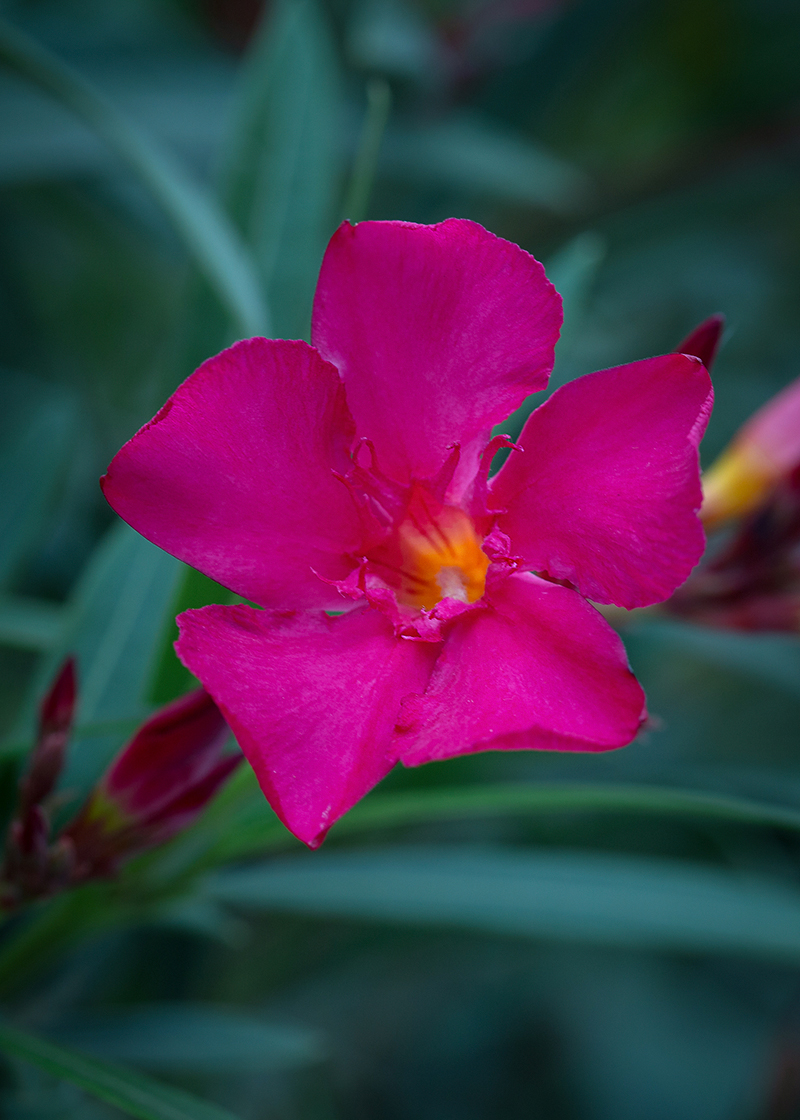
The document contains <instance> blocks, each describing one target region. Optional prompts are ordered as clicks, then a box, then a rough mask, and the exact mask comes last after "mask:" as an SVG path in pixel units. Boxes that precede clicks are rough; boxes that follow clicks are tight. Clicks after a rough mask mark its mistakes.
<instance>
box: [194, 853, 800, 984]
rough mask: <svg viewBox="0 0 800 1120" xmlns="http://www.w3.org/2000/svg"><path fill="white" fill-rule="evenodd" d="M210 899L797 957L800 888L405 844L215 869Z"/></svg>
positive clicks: (677, 870)
mask: <svg viewBox="0 0 800 1120" xmlns="http://www.w3.org/2000/svg"><path fill="white" fill-rule="evenodd" d="M209 891H210V894H211V897H212V898H214V899H216V900H218V901H222V902H227V903H229V904H232V905H236V906H242V907H245V908H252V909H257V910H266V911H284V912H289V913H302V914H310V915H316V916H319V917H341V918H349V919H361V920H363V919H372V920H378V921H385V922H400V923H412V924H423V925H452V926H460V927H464V928H467V929H473V930H479V931H484V932H489V933H499V934H514V935H519V936H525V937H534V938H544V939H556V940H568V941H575V942H588V943H593V944H601V945H619V946H626V947H630V948H642V949H644V948H647V949H659V950H677V951H683V952H686V951H689V952H719V953H725V954H744V955H748V956H755V957H763V958H768V959H770V958H771V959H777V960H782V961H788V962H791V963H793V964H800V894H799V893H798V892H797V891H795V890H790V889H789V888H787V887H785V886H783V885H781V884H778V883H774V882H771V881H769V880H766V879H760V878H757V877H754V876H744V875H738V874H735V873H733V872H731V871H727V870H721V869H716V868H711V867H705V866H700V865H697V864H691V863H680V862H678V861H667V860H655V859H653V860H651V859H643V858H638V857H630V856H621V855H601V854H597V853H585V852H574V851H537V852H531V851H523V850H520V849H502V848H495V849H480V848H469V847H465V848H447V847H440V848H426V847H418V848H417V847H413V848H412V847H405V848H401V847H398V848H391V849H384V850H378V851H375V850H372V851H358V852H352V851H351V852H331V853H320V854H315V855H313V856H293V857H286V858H283V859H280V860H274V861H272V862H271V863H269V864H266V865H264V866H260V867H253V868H246V869H240V870H235V871H227V872H221V873H219V874H218V875H217V876H216V877H215V879H214V880H213V881H212V882H211V884H210V885H209Z"/></svg>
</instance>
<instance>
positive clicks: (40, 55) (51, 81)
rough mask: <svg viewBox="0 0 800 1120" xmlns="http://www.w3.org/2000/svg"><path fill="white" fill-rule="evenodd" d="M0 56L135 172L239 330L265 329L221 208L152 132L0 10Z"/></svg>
mask: <svg viewBox="0 0 800 1120" xmlns="http://www.w3.org/2000/svg"><path fill="white" fill-rule="evenodd" d="M0 62H3V63H4V64H5V65H6V66H7V67H8V68H9V69H11V70H13V71H14V72H15V73H17V74H19V75H20V76H21V77H23V78H25V79H27V80H28V81H30V82H33V83H34V84H35V85H36V86H38V87H39V89H41V90H44V92H45V93H48V94H50V95H51V96H52V97H54V98H55V99H56V100H57V101H59V102H61V104H62V105H65V106H66V107H67V108H69V109H71V110H72V111H73V112H74V113H76V114H77V116H78V117H80V118H81V120H83V121H84V123H85V124H87V125H88V126H89V127H90V128H91V129H93V130H94V131H95V132H96V133H97V134H98V135H99V136H100V137H101V138H102V139H103V140H104V141H105V142H106V144H108V146H109V147H110V148H111V149H112V150H113V151H114V152H116V154H117V155H118V156H119V157H120V158H121V159H122V160H123V161H124V162H125V163H126V164H127V165H128V166H129V167H130V168H131V169H132V170H133V171H134V172H135V174H136V175H137V176H138V177H139V179H140V180H141V181H142V182H143V183H144V185H145V186H146V187H147V188H148V189H149V191H150V192H151V194H152V195H153V197H154V198H155V199H156V201H157V202H158V203H159V204H160V205H161V207H162V209H163V210H164V212H165V214H166V215H167V217H168V218H170V220H171V221H172V224H173V226H174V228H175V230H176V232H177V233H178V235H179V236H180V237H181V239H182V241H183V242H184V244H185V246H186V248H187V250H188V252H189V253H190V254H191V255H192V256H193V258H194V259H195V261H196V262H197V264H198V266H199V268H200V269H201V271H202V272H203V273H204V275H205V276H206V278H207V279H208V281H209V283H210V284H211V286H212V288H213V289H214V291H215V292H216V293H217V296H218V298H219V299H220V301H221V302H222V303H223V305H224V306H225V307H226V308H227V309H228V311H229V313H230V315H231V316H232V318H233V320H234V321H235V323H236V325H237V328H238V330H240V331H241V333H242V334H243V335H244V336H249V335H254V334H269V333H270V323H269V315H268V311H267V307H266V304H265V301H264V298H263V295H262V292H261V288H260V285H259V282H258V278H257V276H256V273H255V270H254V268H253V264H252V261H251V259H250V256H249V254H248V252H247V249H246V248H245V246H244V245H242V243H241V239H240V238H239V236H238V234H237V232H236V230H235V229H234V228H233V226H232V225H231V223H230V222H229V221H228V219H227V217H226V216H225V214H223V213H222V212H221V211H220V210H219V208H218V207H217V206H216V205H215V204H214V202H213V200H212V199H211V198H210V197H209V196H207V195H206V194H205V193H204V192H203V191H202V190H201V189H200V188H199V187H198V186H197V185H196V184H195V183H194V182H193V181H192V179H191V178H190V177H189V176H188V175H187V174H186V172H185V171H184V170H183V168H182V167H181V165H180V164H179V163H178V161H177V160H176V159H175V158H174V157H173V156H172V155H171V154H170V153H169V152H168V151H166V150H163V149H162V148H161V147H160V145H158V144H157V143H156V142H155V141H154V140H153V139H152V137H150V136H148V135H147V134H146V133H144V132H142V131H141V130H140V129H139V128H137V127H136V126H135V125H134V124H133V123H132V122H130V121H129V120H127V119H126V118H125V116H124V115H123V114H122V113H120V112H119V111H118V110H117V109H116V108H115V106H114V105H112V104H110V103H109V102H108V101H107V100H106V99H105V97H103V95H102V94H101V93H99V92H98V91H97V90H96V89H95V88H94V87H93V86H92V85H91V84H90V83H89V82H87V81H86V80H85V79H84V78H83V77H81V75H80V74H78V73H76V72H75V71H73V70H72V68H71V67H69V66H67V65H66V64H65V63H63V62H62V61H61V60H60V59H58V58H56V57H55V56H54V55H53V54H51V53H50V52H49V51H48V50H46V49H45V48H44V47H42V46H40V45H39V44H38V43H37V42H36V41H35V40H33V39H31V38H30V37H29V36H28V35H26V34H25V33H24V32H23V31H20V30H19V29H18V28H16V27H14V26H13V25H12V24H10V23H8V22H7V21H6V20H5V19H1V18H0Z"/></svg>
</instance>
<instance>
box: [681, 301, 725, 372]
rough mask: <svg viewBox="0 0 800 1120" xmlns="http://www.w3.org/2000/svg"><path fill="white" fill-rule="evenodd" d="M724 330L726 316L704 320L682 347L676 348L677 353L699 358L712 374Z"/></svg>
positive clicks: (688, 336) (684, 341)
mask: <svg viewBox="0 0 800 1120" xmlns="http://www.w3.org/2000/svg"><path fill="white" fill-rule="evenodd" d="M724 328H725V316H724V315H711V316H710V317H709V318H708V319H704V320H703V322H702V323H701V324H700V326H699V327H695V328H694V330H693V331H692V333H691V334H690V335H687V337H686V338H685V339H684V340H683V342H682V343H681V344H680V346H676V347H675V353H676V354H690V355H691V356H692V357H694V358H699V359H700V361H701V362H702V363H703V365H704V366H705V367H706V369H707V370H708V371H709V373H710V372H711V367H712V366H713V364H714V361H715V359H716V357H717V351H718V350H719V344H720V341H721V340H722V332H723V330H724Z"/></svg>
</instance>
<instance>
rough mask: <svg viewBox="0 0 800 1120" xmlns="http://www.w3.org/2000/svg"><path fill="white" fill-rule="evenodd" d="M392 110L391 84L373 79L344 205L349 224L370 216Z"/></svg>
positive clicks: (370, 82)
mask: <svg viewBox="0 0 800 1120" xmlns="http://www.w3.org/2000/svg"><path fill="white" fill-rule="evenodd" d="M391 107H392V91H391V87H390V86H389V83H388V82H387V81H385V80H384V79H382V78H373V79H372V80H371V81H369V82H368V83H367V113H366V116H365V118H364V125H363V127H362V130H361V140H360V142H359V145H358V151H357V152H356V158H355V160H354V162H353V171H352V174H351V177H350V185H349V187H348V188H347V197H346V199H345V203H344V217H345V218H346V219H347V220H348V221H350V222H360V221H363V219H364V218H365V217H366V216H367V210H368V208H369V199H370V195H371V194H372V186H373V183H374V181H375V172H376V171H377V168H378V156H379V154H380V150H381V140H382V139H383V132H384V129H385V128H386V122H387V121H388V119H389V111H390V109H391Z"/></svg>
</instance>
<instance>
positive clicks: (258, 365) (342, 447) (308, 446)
mask: <svg viewBox="0 0 800 1120" xmlns="http://www.w3.org/2000/svg"><path fill="white" fill-rule="evenodd" d="M352 437H353V429H352V420H351V418H350V415H349V413H348V411H347V404H346V401H345V398H344V391H343V389H342V386H341V382H340V380H339V377H338V375H337V373H336V370H335V369H333V367H332V366H330V365H327V364H326V363H325V362H323V361H322V359H321V358H320V357H319V355H318V354H317V353H316V351H314V350H312V349H311V347H310V346H308V345H307V344H306V343H304V342H282V341H277V342H276V341H271V340H267V339H263V338H252V339H249V340H248V341H246V342H238V343H237V344H236V345H235V346H232V347H231V348H230V349H229V350H225V351H223V352H222V353H221V354H218V355H217V356H216V357H215V358H210V359H209V360H208V361H207V362H204V363H203V365H202V366H200V368H199V369H198V370H197V371H196V372H195V373H193V374H192V376H191V377H190V378H188V380H187V381H185V382H184V383H183V385H181V386H180V388H178V389H177V390H176V392H175V393H173V395H172V396H171V397H170V399H169V400H168V401H167V403H166V404H165V405H164V407H163V408H162V409H161V411H160V412H158V413H157V415H156V416H155V417H154V419H153V420H151V421H150V423H149V424H146V425H145V427H144V428H142V429H141V431H140V432H139V433H138V434H137V435H135V436H134V437H133V439H132V440H130V441H129V442H128V443H126V444H125V446H124V447H123V448H122V450H121V451H120V452H119V453H118V454H117V455H116V457H115V458H114V461H113V462H112V463H111V466H110V467H109V469H108V474H107V475H106V476H105V478H104V479H103V491H104V493H105V496H106V498H107V499H108V501H109V502H110V504H111V505H112V506H113V507H114V509H115V510H116V511H117V513H118V514H119V515H120V516H121V517H123V518H124V519H125V520H126V521H127V522H128V523H129V524H130V525H132V526H133V527H134V529H136V530H137V531H138V532H140V533H142V535H143V536H145V537H147V538H148V540H151V541H153V542H154V544H157V545H158V546H159V547H160V548H163V549H165V550H166V551H167V552H171V553H172V554H173V556H177V557H179V558H180V559H181V560H185V561H186V562H187V563H189V564H192V565H193V566H194V567H195V568H199V569H200V570H201V571H203V572H205V573H206V574H207V575H210V576H212V577H213V578H214V579H216V580H218V581H219V582H220V583H223V584H225V586H227V587H230V588H232V589H233V590H234V591H237V592H238V593H239V594H240V595H244V596H245V597H246V598H248V599H253V600H254V601H255V602H258V603H264V604H266V605H275V606H283V605H292V606H296V605H315V606H316V605H322V606H331V607H332V608H334V609H335V608H337V607H338V608H339V609H341V605H342V600H341V598H340V596H339V595H338V592H337V591H336V590H335V589H334V588H332V587H330V586H326V584H324V583H323V582H322V580H320V579H319V578H318V577H317V576H316V575H315V574H314V572H315V571H318V572H320V574H322V575H324V576H325V577H327V578H329V579H343V578H344V577H345V576H346V575H347V573H348V571H349V570H350V568H351V567H352V563H348V562H347V561H345V559H344V557H343V553H345V552H347V551H351V550H354V549H356V550H357V548H358V544H359V537H360V532H359V522H358V516H357V513H356V510H355V507H354V505H353V500H352V498H351V497H350V495H349V493H348V492H347V489H346V487H345V486H344V485H343V484H342V483H341V482H340V481H338V479H336V478H335V477H334V475H333V473H332V470H333V469H334V468H335V469H336V470H338V471H346V470H347V469H348V468H349V466H350V460H349V455H348V450H349V446H350V443H351V441H352Z"/></svg>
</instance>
